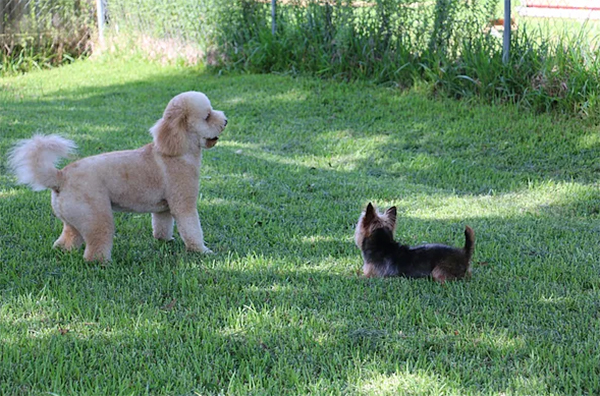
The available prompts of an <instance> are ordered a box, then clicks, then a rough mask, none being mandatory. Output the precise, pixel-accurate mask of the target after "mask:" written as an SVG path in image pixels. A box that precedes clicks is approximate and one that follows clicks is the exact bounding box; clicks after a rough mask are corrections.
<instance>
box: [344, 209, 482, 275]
mask: <svg viewBox="0 0 600 396" xmlns="http://www.w3.org/2000/svg"><path fill="white" fill-rule="evenodd" d="M395 230H396V207H395V206H392V207H391V208H389V209H388V210H386V211H385V213H384V214H379V213H377V212H376V211H375V208H374V207H373V205H372V204H371V203H370V202H369V205H367V209H366V210H365V211H364V213H363V214H362V215H361V216H360V218H359V219H358V224H357V225H356V231H355V233H354V242H355V243H356V246H358V248H359V249H360V251H361V253H362V257H363V262H364V265H363V272H364V274H365V276H366V277H368V278H370V277H387V276H405V277H407V278H424V277H428V276H431V277H432V278H433V279H434V280H436V281H438V282H440V283H444V282H445V281H447V280H452V279H461V278H464V277H465V275H470V273H471V269H470V265H469V261H470V260H471V256H472V255H473V249H474V247H475V234H474V233H473V230H472V229H471V228H470V227H469V226H466V227H465V247H464V248H454V247H450V246H446V245H441V244H427V245H421V246H415V247H409V246H407V245H400V244H399V243H397V242H396V241H394V231H395Z"/></svg>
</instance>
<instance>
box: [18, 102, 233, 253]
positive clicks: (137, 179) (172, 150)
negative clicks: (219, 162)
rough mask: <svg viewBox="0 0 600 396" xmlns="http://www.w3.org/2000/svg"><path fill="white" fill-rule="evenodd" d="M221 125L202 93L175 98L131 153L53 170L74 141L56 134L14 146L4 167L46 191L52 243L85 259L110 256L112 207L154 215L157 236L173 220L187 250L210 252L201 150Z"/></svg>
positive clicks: (169, 231) (166, 232)
mask: <svg viewBox="0 0 600 396" xmlns="http://www.w3.org/2000/svg"><path fill="white" fill-rule="evenodd" d="M226 125H227V118H225V114H224V113H223V112H222V111H217V110H213V109H212V107H211V104H210V101H209V100H208V98H207V97H206V95H204V94H203V93H201V92H184V93H182V94H179V95H177V96H175V97H174V98H173V99H171V101H170V102H169V104H168V105H167V108H166V109H165V112H164V114H163V117H162V118H161V119H160V120H158V122H157V123H156V124H155V125H154V126H153V127H152V128H151V129H150V133H151V134H152V136H153V142H152V143H149V144H147V145H145V146H144V147H141V148H139V149H137V150H127V151H115V152H110V153H104V154H99V155H95V156H92V157H86V158H83V159H80V160H79V161H76V162H73V163H71V164H69V165H68V166H66V167H64V168H63V169H60V170H58V169H56V168H55V163H56V161H57V160H58V159H59V158H62V157H66V156H67V155H68V154H70V153H71V152H72V151H73V150H74V149H75V144H74V143H73V142H72V141H70V140H67V139H64V138H62V137H60V136H56V135H51V136H40V135H37V136H34V137H33V138H32V139H29V140H24V141H22V142H20V143H18V144H17V145H16V146H15V147H14V148H13V149H12V150H11V153H10V157H9V164H10V166H11V168H12V169H13V170H14V172H15V174H16V176H17V179H18V181H19V183H22V184H27V185H29V186H30V187H31V188H32V189H33V190H35V191H39V190H44V189H47V188H49V189H51V190H52V209H53V210H54V213H55V214H56V216H57V217H58V218H59V219H61V220H62V222H63V231H62V234H61V235H60V237H59V238H58V239H57V240H56V242H54V247H60V248H63V249H66V250H72V249H76V248H79V247H80V246H81V245H82V243H83V242H85V252H84V258H85V259H86V260H88V261H89V260H99V261H107V260H110V252H111V249H112V243H113V235H114V229H115V228H114V221H113V210H114V211H124V212H138V213H145V212H150V213H152V229H153V234H154V237H155V238H157V239H165V240H170V239H172V238H173V224H174V222H177V228H178V230H179V234H180V235H181V238H182V239H183V241H184V243H185V246H186V248H187V249H189V250H193V251H199V252H203V253H209V252H210V250H209V249H208V248H207V247H206V245H204V235H203V233H202V227H201V226H200V218H199V217H198V209H197V207H196V204H197V202H198V180H199V174H200V164H201V160H202V149H208V148H211V147H213V146H214V145H215V144H216V143H217V140H218V139H219V135H220V134H221V132H222V131H223V129H224V128H225V126H226Z"/></svg>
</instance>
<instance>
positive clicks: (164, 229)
mask: <svg viewBox="0 0 600 396" xmlns="http://www.w3.org/2000/svg"><path fill="white" fill-rule="evenodd" d="M174 223H175V219H174V218H173V216H172V215H171V213H170V212H168V211H167V212H161V213H152V235H154V238H156V239H161V240H165V241H170V240H172V239H173V224H174Z"/></svg>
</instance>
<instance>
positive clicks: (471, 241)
mask: <svg viewBox="0 0 600 396" xmlns="http://www.w3.org/2000/svg"><path fill="white" fill-rule="evenodd" d="M474 249H475V233H474V232H473V229H472V228H471V227H469V226H465V254H466V255H467V258H468V260H471V256H473V250H474Z"/></svg>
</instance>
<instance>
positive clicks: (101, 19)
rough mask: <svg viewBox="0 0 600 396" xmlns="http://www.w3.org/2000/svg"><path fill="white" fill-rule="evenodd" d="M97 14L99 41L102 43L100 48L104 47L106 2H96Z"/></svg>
mask: <svg viewBox="0 0 600 396" xmlns="http://www.w3.org/2000/svg"><path fill="white" fill-rule="evenodd" d="M96 14H97V17H98V41H99V42H100V46H101V47H103V46H104V23H105V21H106V19H105V10H104V0H96Z"/></svg>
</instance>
